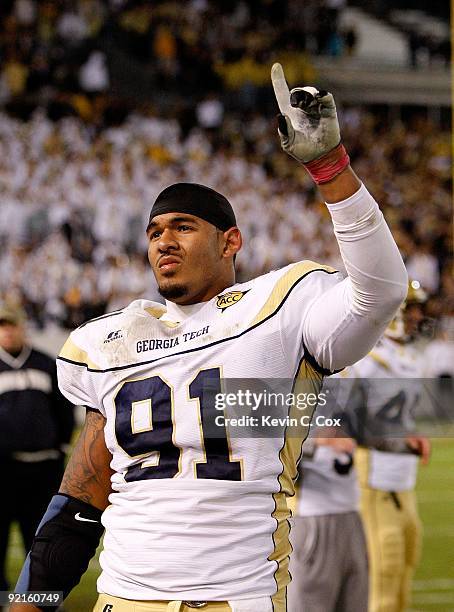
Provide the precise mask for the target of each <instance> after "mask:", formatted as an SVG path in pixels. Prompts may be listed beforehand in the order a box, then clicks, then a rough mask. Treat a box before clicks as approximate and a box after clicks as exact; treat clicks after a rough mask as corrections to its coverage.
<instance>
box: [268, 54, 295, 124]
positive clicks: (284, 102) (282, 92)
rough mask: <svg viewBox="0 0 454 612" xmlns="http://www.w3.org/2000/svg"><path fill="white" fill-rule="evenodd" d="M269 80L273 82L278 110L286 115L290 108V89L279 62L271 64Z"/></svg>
mask: <svg viewBox="0 0 454 612" xmlns="http://www.w3.org/2000/svg"><path fill="white" fill-rule="evenodd" d="M271 82H272V83H273V89H274V94H275V96H276V100H277V103H278V105H279V110H280V111H281V113H282V114H283V115H287V114H288V111H289V108H290V91H289V88H288V85H287V81H286V80H285V75H284V71H283V69H282V66H281V65H280V64H279V63H276V64H273V67H272V68H271Z"/></svg>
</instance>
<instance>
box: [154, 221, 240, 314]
mask: <svg viewBox="0 0 454 612" xmlns="http://www.w3.org/2000/svg"><path fill="white" fill-rule="evenodd" d="M147 235H148V239H149V246H148V259H149V262H150V264H151V267H152V269H153V273H154V275H155V277H156V281H157V283H158V287H159V292H160V293H161V295H162V296H163V297H165V298H166V299H169V300H171V301H173V302H176V303H177V304H183V305H184V304H195V303H197V302H204V301H207V300H209V299H211V298H212V297H214V296H215V295H217V294H218V293H220V292H221V291H223V290H224V289H225V288H226V287H228V286H230V285H232V284H233V282H234V270H233V263H232V259H233V255H234V254H235V253H236V252H237V251H238V250H239V248H240V247H241V234H240V233H239V230H238V228H232V229H230V230H227V232H221V230H218V229H217V228H216V227H215V226H214V225H212V224H211V223H208V222H207V221H204V220H203V219H200V217H196V216H193V215H188V214H183V213H166V214H164V215H157V216H156V217H154V219H153V223H152V224H151V225H150V227H149V229H148V232H147Z"/></svg>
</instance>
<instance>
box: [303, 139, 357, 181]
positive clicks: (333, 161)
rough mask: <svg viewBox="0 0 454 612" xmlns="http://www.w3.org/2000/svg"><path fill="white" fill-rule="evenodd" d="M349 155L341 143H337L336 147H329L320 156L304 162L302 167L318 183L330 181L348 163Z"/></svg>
mask: <svg viewBox="0 0 454 612" xmlns="http://www.w3.org/2000/svg"><path fill="white" fill-rule="evenodd" d="M349 163H350V157H349V156H348V153H347V151H346V150H345V147H344V145H343V144H340V143H339V144H338V145H337V147H334V149H331V151H329V153H326V154H325V155H323V156H322V157H319V158H317V159H314V160H312V161H310V162H307V163H306V164H304V167H305V168H306V170H307V171H308V172H309V174H310V175H311V177H312V179H313V180H314V181H315V182H316V183H317V185H320V184H322V183H328V182H329V181H332V180H333V178H334V177H335V176H337V175H338V174H340V173H341V172H342V170H344V169H345V168H346V167H347V166H348V164H349Z"/></svg>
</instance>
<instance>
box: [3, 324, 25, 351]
mask: <svg viewBox="0 0 454 612" xmlns="http://www.w3.org/2000/svg"><path fill="white" fill-rule="evenodd" d="M23 345H24V328H23V327H22V325H13V324H12V323H10V322H8V321H0V347H1V348H2V349H3V350H5V351H7V352H8V353H18V352H20V351H21V350H22V347H23Z"/></svg>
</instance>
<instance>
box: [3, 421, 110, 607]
mask: <svg viewBox="0 0 454 612" xmlns="http://www.w3.org/2000/svg"><path fill="white" fill-rule="evenodd" d="M105 422H106V420H105V418H104V417H103V416H102V415H101V414H99V412H97V411H95V410H88V409H87V414H86V418H85V424H84V427H83V429H82V432H81V434H80V436H79V439H78V441H77V443H76V446H75V448H74V451H73V453H72V455H71V458H70V460H69V463H68V466H67V468H66V471H65V474H64V476H63V481H62V483H61V486H60V490H59V493H58V495H54V497H53V498H52V500H51V502H50V504H49V507H48V509H47V511H46V513H45V515H44V517H43V518H42V520H41V523H40V525H39V527H38V529H37V532H36V535H35V539H34V540H33V544H32V548H31V550H30V552H29V554H28V556H27V559H26V560H25V563H24V566H23V568H22V572H21V575H20V577H19V580H18V583H17V585H16V588H15V592H16V593H25V592H27V591H63V595H64V597H66V596H67V595H68V593H69V592H70V591H71V589H73V588H74V587H75V586H76V585H77V584H78V583H79V581H80V579H81V577H82V575H83V574H84V572H85V571H86V569H87V567H88V563H89V561H90V559H91V558H92V557H93V555H94V554H95V552H96V548H97V546H98V544H99V540H100V539H101V536H102V534H103V531H104V529H103V527H102V525H101V515H102V512H103V510H105V508H106V507H107V506H108V504H109V501H108V497H109V494H110V491H111V486H110V477H111V475H112V470H111V468H110V461H111V458H112V457H111V454H110V453H109V451H108V450H107V447H106V443H105V439H104V426H105ZM41 609H43V610H56V609H57V608H56V607H54V608H52V607H50V608H49V607H46V608H40V607H35V606H32V605H30V604H25V603H16V604H13V606H12V607H11V612H25V611H27V610H29V611H32V610H41Z"/></svg>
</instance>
